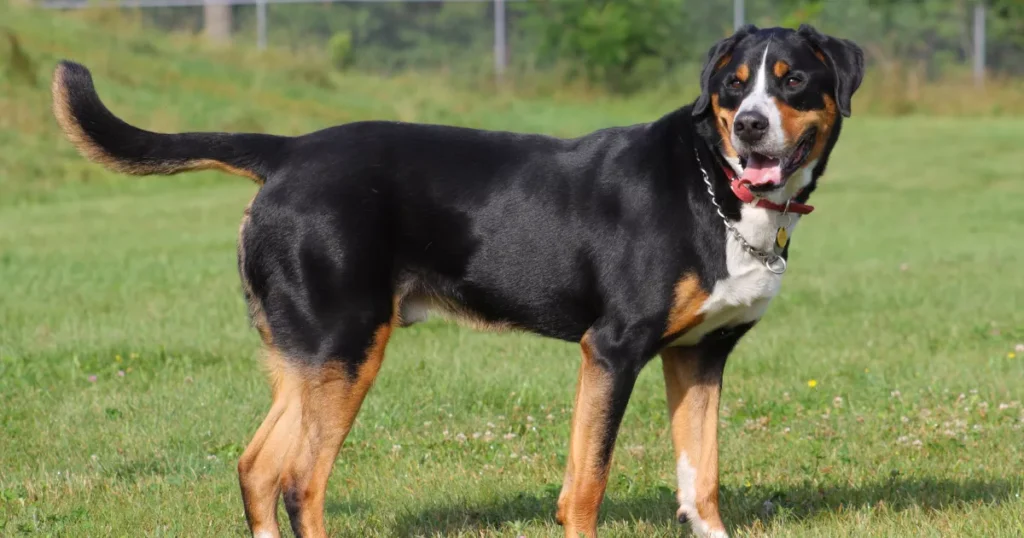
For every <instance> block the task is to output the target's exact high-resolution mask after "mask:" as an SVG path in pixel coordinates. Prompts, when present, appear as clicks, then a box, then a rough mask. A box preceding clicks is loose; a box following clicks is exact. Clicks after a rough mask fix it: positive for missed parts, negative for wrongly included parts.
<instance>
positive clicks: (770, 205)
mask: <svg viewBox="0 0 1024 538" xmlns="http://www.w3.org/2000/svg"><path fill="white" fill-rule="evenodd" d="M723 168H724V169H725V176H726V177H728V178H729V187H731V188H732V193H733V194H735V195H736V197H737V198H739V199H740V201H741V202H743V203H745V204H749V203H754V207H761V208H764V209H771V210H773V211H781V212H783V213H786V212H789V213H796V214H797V215H806V214H808V213H810V212H811V211H814V206H811V205H807V204H801V203H800V202H794V201H792V200H790V201H789V202H786V203H784V204H777V203H775V202H773V201H771V200H765V199H764V198H758V197H757V195H755V194H754V193H753V192H752V191H751V190H750V187H749V185H750V183H749V182H747V181H743V180H742V179H740V178H737V177H736V172H735V171H733V169H732V167H731V166H724V167H723Z"/></svg>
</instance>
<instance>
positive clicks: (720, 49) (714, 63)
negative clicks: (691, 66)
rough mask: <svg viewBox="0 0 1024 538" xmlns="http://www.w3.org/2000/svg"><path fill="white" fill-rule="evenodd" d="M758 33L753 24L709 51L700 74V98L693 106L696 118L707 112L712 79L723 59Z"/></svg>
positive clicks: (737, 31) (716, 44) (744, 27)
mask: <svg viewBox="0 0 1024 538" xmlns="http://www.w3.org/2000/svg"><path fill="white" fill-rule="evenodd" d="M756 31H757V27H756V26H754V25H753V24H748V25H746V26H743V27H741V28H740V29H739V30H736V33H735V34H733V35H731V36H729V37H727V38H725V39H723V40H721V41H719V42H718V43H715V45H714V46H713V47H711V50H709V51H708V58H707V61H705V62H704V68H703V69H701V72H700V97H698V98H697V102H696V103H694V104H693V115H694V116H699V115H701V114H703V113H704V111H705V110H707V108H708V104H710V103H711V77H712V76H714V74H715V72H716V71H718V66H719V64H720V63H722V60H723V59H726V60H727V59H728V57H729V55H730V54H732V50H733V49H734V48H736V44H737V43H739V42H740V40H741V39H743V38H744V37H746V36H748V35H750V34H752V33H754V32H756Z"/></svg>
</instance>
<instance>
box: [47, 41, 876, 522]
mask: <svg viewBox="0 0 1024 538" xmlns="http://www.w3.org/2000/svg"><path fill="white" fill-rule="evenodd" d="M862 74H863V55H862V53H861V50H860V49H859V48H858V47H857V46H856V45H854V44H853V43H851V42H849V41H846V40H842V39H837V38H833V37H829V36H826V35H822V34H820V33H818V32H817V31H815V30H814V29H813V28H811V27H809V26H802V27H800V29H798V30H789V29H782V28H770V29H757V28H755V27H753V26H747V27H744V28H742V29H741V30H739V31H738V32H737V33H736V34H735V35H733V36H731V37H729V38H727V39H724V40H722V41H721V42H719V43H717V44H716V45H715V46H714V47H712V49H711V50H710V52H709V54H708V56H707V64H706V65H705V66H704V69H703V73H702V74H701V80H700V87H701V94H700V96H699V97H698V98H697V100H696V102H694V103H693V104H690V105H687V106H684V107H682V108H680V109H678V110H676V111H674V112H672V113H670V114H668V115H666V116H664V117H663V118H661V119H658V120H657V121H654V122H652V123H646V124H642V125H634V126H630V127H616V128H611V129H604V130H600V131H597V132H595V133H592V134H589V135H586V136H583V137H580V138H573V139H561V138H553V137H549V136H539V135H533V134H517V133H509V132H488V131H479V130H474V129H463V128H456V127H445V126H438V125H417V124H407V123H396V122H382V121H375V122H359V123H351V124H347V125H341V126H337V127H331V128H329V129H324V130H322V131H318V132H315V133H311V134H307V135H304V136H298V137H285V136H272V135H266V134H228V133H184V134H158V133H153V132H149V131H144V130H141V129H138V128H136V127H133V126H131V125H129V124H127V123H125V122H123V121H121V120H120V119H118V118H117V117H115V116H114V115H113V114H112V113H111V112H110V111H109V110H107V108H106V107H105V106H104V105H103V103H102V102H101V101H100V100H99V97H98V96H97V94H96V91H95V89H94V87H93V83H92V79H91V76H90V74H89V72H88V71H87V70H86V69H85V68H84V67H82V66H80V65H77V64H74V63H70V62H62V63H61V64H60V65H59V66H58V67H57V70H56V73H55V75H54V81H53V98H54V112H55V114H56V117H57V120H58V122H59V123H60V126H61V127H62V128H63V130H64V132H65V133H66V134H67V136H68V137H69V138H70V139H71V141H72V142H73V143H74V144H75V145H76V146H77V147H78V149H79V150H80V151H81V152H82V154H84V155H85V156H86V157H88V158H89V159H92V160H94V161H96V162H99V163H102V164H104V165H106V166H107V167H108V168H111V169H113V170H116V171H120V172H125V173H129V174H138V175H146V174H174V173H178V172H184V171H188V170H199V169H208V168H215V169H220V170H223V171H226V172H230V173H234V174H238V175H242V176H246V177H248V178H250V179H252V180H253V181H255V182H256V183H257V184H258V185H260V186H261V188H260V190H259V192H258V194H256V196H255V198H254V199H253V200H252V202H251V204H250V205H249V207H247V208H246V210H245V213H244V216H243V217H242V225H241V230H240V232H239V238H238V269H239V273H240V274H241V280H242V289H243V291H244V293H245V297H246V299H247V301H248V304H249V313H250V315H251V319H252V323H253V325H254V326H255V327H256V329H257V330H258V331H259V334H260V335H261V337H262V339H263V342H264V344H265V346H266V350H267V361H268V364H269V367H270V371H271V383H272V385H273V403H272V405H271V407H270V412H269V413H268V415H267V417H266V420H264V422H263V424H262V425H261V426H260V427H259V429H258V430H257V431H256V434H255V435H254V437H253V439H252V442H251V443H250V444H249V446H248V448H246V450H245V453H244V454H243V455H242V457H241V460H240V461H239V463H238V473H239V480H240V483H241V489H242V498H243V501H244V506H245V515H246V518H247V520H248V524H249V528H250V530H251V531H252V533H253V534H254V535H255V536H258V537H260V538H272V537H277V536H279V532H280V531H279V529H278V522H277V516H276V513H277V505H278V500H279V498H281V497H283V499H284V505H285V507H286V508H287V512H288V515H289V518H290V520H291V526H292V529H293V530H294V531H295V534H296V535H297V536H302V537H305V538H314V537H322V536H325V530H324V494H325V489H326V486H327V478H328V476H329V475H330V473H331V469H332V467H333V466H334V460H335V457H336V456H337V454H338V450H339V448H340V447H341V444H342V442H343V441H344V440H345V436H346V435H347V434H348V432H349V429H350V428H351V426H352V422H353V420H354V419H355V417H356V414H357V413H358V412H359V407H360V405H361V403H362V401H363V398H364V397H365V396H366V393H367V391H368V390H369V389H370V386H371V385H372V384H373V381H374V378H375V377H376V375H377V372H378V371H379V370H380V367H381V363H382V361H383V360H384V349H385V347H386V346H387V343H388V338H389V337H390V336H391V335H392V333H393V332H394V331H395V330H399V328H400V327H402V326H404V325H408V324H410V323H413V322H416V321H418V320H421V319H423V318H424V317H425V315H426V313H428V312H436V313H440V314H442V315H446V316H450V317H453V318H456V319H458V320H462V321H467V322H470V323H471V324H472V325H473V326H477V327H489V328H508V329H517V330H522V331H529V332H532V333H535V334H538V335H542V336H546V337H550V338H558V339H561V340H568V341H573V342H579V344H580V348H581V350H582V361H581V365H580V371H579V378H578V385H577V389H576V399H575V411H574V413H573V418H572V431H571V434H570V439H569V450H568V454H567V458H566V459H567V465H566V470H565V479H564V483H563V486H562V491H561V495H560V496H559V499H558V511H557V518H558V521H559V522H561V523H562V524H563V525H564V527H565V533H566V536H572V537H575V536H577V535H578V534H579V533H582V534H584V535H586V536H590V537H593V536H595V535H596V533H597V516H598V508H599V506H600V505H601V501H602V498H603V497H604V492H605V486H606V484H607V481H608V469H609V463H610V460H611V458H612V452H613V450H614V446H615V438H616V435H617V432H618V430H619V423H620V421H621V419H622V415H623V412H624V411H625V409H626V404H627V402H628V401H629V397H630V393H631V392H632V390H633V384H634V382H635V381H636V379H637V375H638V374H639V372H640V370H641V369H642V368H643V367H644V366H645V365H646V364H647V363H648V362H649V361H650V360H651V359H652V358H653V357H655V356H657V355H660V357H661V364H662V368H663V369H664V374H665V385H666V392H667V397H668V398H667V399H668V407H669V418H670V420H671V427H672V438H673V441H674V445H675V455H676V467H677V470H678V480H679V484H678V497H679V511H678V514H677V515H678V517H679V518H680V519H681V520H684V519H685V520H689V521H690V523H691V525H692V526H693V530H694V531H695V532H696V533H697V534H698V535H700V536H725V535H726V530H725V526H724V525H723V523H722V518H721V516H720V514H719V510H718V450H717V442H718V441H717V424H718V408H719V400H720V392H721V383H722V372H723V369H724V367H725V362H726V358H727V357H728V356H729V354H730V352H731V351H732V349H733V347H734V346H735V345H736V343H737V341H739V339H740V338H741V337H742V336H743V335H744V334H745V333H746V332H747V331H748V330H750V328H751V327H752V326H753V325H754V324H755V323H757V321H758V320H759V319H760V318H761V316H762V315H763V314H764V312H765V310H766V309H767V307H768V303H769V302H770V301H771V300H772V298H773V297H774V296H775V295H776V294H777V293H778V292H779V285H780V283H781V281H782V277H783V273H784V272H785V269H786V259H787V253H788V247H789V240H790V237H791V236H792V235H793V231H794V227H795V226H796V224H797V222H799V220H800V219H801V217H802V216H803V215H805V214H807V213H808V212H809V211H810V210H811V207H810V206H808V205H806V202H807V198H808V196H810V194H811V192H812V191H813V190H814V188H815V187H816V185H817V181H818V178H819V177H821V175H822V173H824V171H825V166H826V164H827V163H828V158H829V154H830V152H831V151H832V148H833V146H834V145H835V143H836V139H837V138H838V137H839V130H840V126H841V124H842V119H843V117H844V116H849V115H850V99H851V96H852V95H853V93H854V91H856V90H857V87H858V86H859V85H860V82H861V77H862ZM436 366H437V367H438V368H444V364H438V365H436ZM567 381H568V380H567Z"/></svg>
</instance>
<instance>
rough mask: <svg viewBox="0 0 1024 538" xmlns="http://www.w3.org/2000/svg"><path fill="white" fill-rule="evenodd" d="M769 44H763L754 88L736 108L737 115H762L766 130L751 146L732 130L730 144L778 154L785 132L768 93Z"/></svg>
mask: <svg viewBox="0 0 1024 538" xmlns="http://www.w3.org/2000/svg"><path fill="white" fill-rule="evenodd" d="M769 46H771V41H769V42H768V43H767V44H766V45H765V46H764V53H763V54H762V55H761V66H760V67H758V68H757V74H756V75H754V89H753V90H752V91H751V92H750V94H749V95H747V97H746V98H744V99H743V102H741V103H740V107H739V109H737V110H736V116H737V117H739V115H740V114H743V113H744V112H746V111H748V110H750V111H753V112H758V113H760V114H762V115H764V117H766V118H768V132H767V133H765V136H764V138H763V139H761V141H760V142H758V143H757V144H755V145H754V146H753V147H748V146H747V145H746V144H745V143H743V142H742V141H741V140H740V139H739V137H737V136H736V132H735V131H733V133H732V144H733V147H735V148H746V150H747V151H756V152H758V153H763V154H767V155H772V156H778V155H782V154H783V153H784V152H785V150H786V134H785V133H784V132H783V131H782V114H781V113H780V112H779V107H778V106H776V104H775V100H774V99H772V97H771V96H770V95H768V77H770V76H772V72H771V71H770V70H769V69H768V47H769ZM741 153H743V152H741Z"/></svg>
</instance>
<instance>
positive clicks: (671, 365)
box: [661, 331, 745, 538]
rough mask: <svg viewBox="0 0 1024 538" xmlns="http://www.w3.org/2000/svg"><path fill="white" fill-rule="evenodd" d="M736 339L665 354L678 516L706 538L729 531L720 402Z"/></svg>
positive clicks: (663, 356)
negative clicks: (723, 501) (722, 484)
mask: <svg viewBox="0 0 1024 538" xmlns="http://www.w3.org/2000/svg"><path fill="white" fill-rule="evenodd" d="M744 332H745V331H744ZM738 339H739V335H733V336H730V337H727V338H726V339H724V340H719V341H716V342H714V343H713V344H710V345H704V346H702V347H699V348H669V349H666V350H664V351H662V353H661V364H662V369H663V370H664V373H665V392H666V395H667V399H668V412H669V417H670V419H671V421H672V444H673V445H674V446H675V453H676V472H677V478H678V480H679V489H678V491H677V496H678V498H679V511H678V512H677V513H676V515H677V517H678V518H679V521H680V522H685V521H687V520H689V521H690V525H691V526H692V528H693V532H694V534H696V535H697V536H700V537H702V538H703V537H713V538H725V537H726V536H728V535H727V534H726V532H725V525H724V524H723V523H722V516H721V514H720V513H719V511H718V405H719V401H720V397H721V392H722V372H723V369H724V368H725V359H726V357H727V356H728V355H729V352H730V351H732V348H733V346H735V345H736V342H737V341H738Z"/></svg>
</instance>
